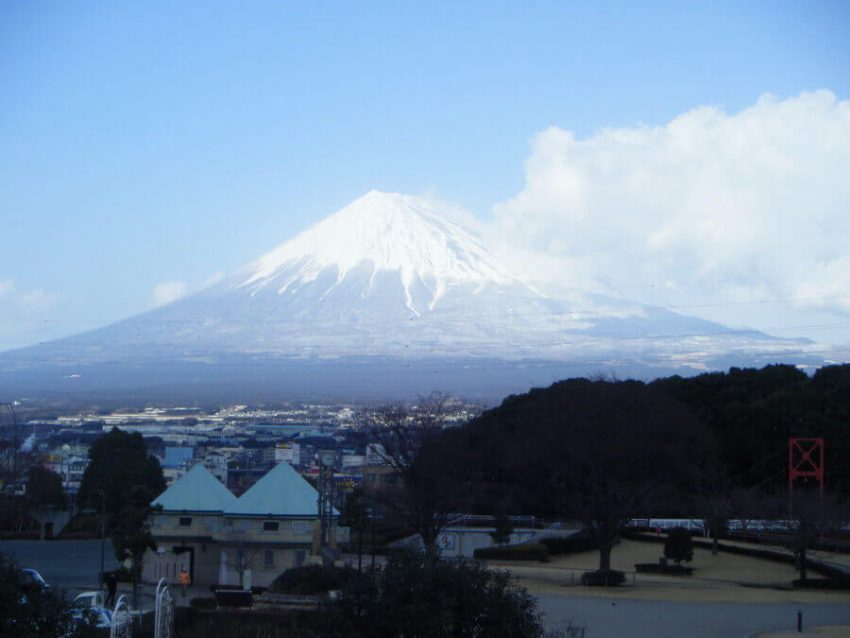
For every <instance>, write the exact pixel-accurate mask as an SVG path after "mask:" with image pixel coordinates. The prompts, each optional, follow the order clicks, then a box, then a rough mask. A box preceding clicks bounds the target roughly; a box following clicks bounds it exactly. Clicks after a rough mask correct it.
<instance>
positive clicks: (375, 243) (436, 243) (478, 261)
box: [242, 190, 515, 314]
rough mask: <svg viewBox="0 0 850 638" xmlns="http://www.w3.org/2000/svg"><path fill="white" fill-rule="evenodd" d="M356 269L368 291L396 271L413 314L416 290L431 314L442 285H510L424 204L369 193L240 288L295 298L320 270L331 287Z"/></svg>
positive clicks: (261, 265) (257, 267) (462, 231)
mask: <svg viewBox="0 0 850 638" xmlns="http://www.w3.org/2000/svg"><path fill="white" fill-rule="evenodd" d="M364 265H366V266H367V267H368V268H370V269H371V271H370V280H369V285H370V287H371V286H373V285H374V283H375V278H376V276H377V275H378V274H379V273H381V272H383V271H391V272H397V273H398V274H399V277H400V280H401V284H402V287H403V290H404V298H405V303H406V305H407V307H408V308H409V309H410V310H411V311H413V312H414V313H416V314H419V312H420V310H422V308H421V307H420V308H417V307H416V305H415V304H414V300H413V296H414V295H413V289H414V287H416V286H424V287H425V288H427V290H428V291H429V292H430V299H429V300H428V301H427V308H428V310H433V309H434V307H435V306H436V304H437V302H438V301H439V300H440V298H441V297H442V296H443V295H444V294H445V292H446V288H447V286H449V285H453V284H475V285H483V284H486V283H493V284H500V285H501V284H510V283H515V278H514V277H512V276H511V275H510V274H509V273H507V272H506V271H504V270H503V269H502V268H501V267H500V266H499V265H498V264H497V263H496V261H495V260H494V259H493V257H492V256H491V255H490V254H489V253H488V252H487V250H486V249H485V248H484V247H483V246H482V245H481V243H480V242H479V240H478V239H477V238H476V237H475V236H474V235H473V234H472V233H471V232H470V231H469V230H467V229H466V228H464V226H462V225H461V224H460V223H459V222H457V221H454V220H452V219H451V218H449V217H447V216H445V215H442V214H440V213H439V212H437V211H436V210H435V209H434V208H433V207H432V206H431V205H430V204H429V203H428V202H427V201H425V200H423V199H419V198H416V197H411V196H408V195H398V194H393V193H381V192H379V191H375V190H373V191H370V192H369V193H368V194H366V195H364V196H363V197H361V198H360V199H358V200H356V201H354V202H353V203H351V204H349V205H348V206H346V207H345V208H343V209H342V210H340V211H339V212H337V213H335V214H334V215H331V216H330V217H328V218H326V219H324V220H323V221H321V222H319V223H318V224H315V225H314V226H312V227H311V228H309V229H307V230H306V231H304V232H303V233H301V234H300V235H298V236H297V237H295V238H294V239H292V240H290V241H288V242H286V243H285V244H283V245H281V246H279V247H278V248H276V249H274V250H273V251H271V252H270V253H268V254H266V255H264V256H263V257H261V258H260V259H259V260H257V262H256V263H255V264H252V268H253V272H252V273H251V274H250V275H249V277H248V278H247V279H246V280H245V282H244V283H243V284H242V286H244V287H247V288H248V289H249V290H250V291H251V294H252V295H253V294H256V293H257V292H259V291H261V290H262V289H263V288H265V287H274V288H275V289H276V290H277V292H278V294H284V293H286V292H288V291H291V292H293V293H295V292H297V290H298V289H299V288H300V287H302V286H303V285H305V284H308V283H311V282H314V281H316V280H317V279H319V278H320V277H321V276H322V275H323V273H325V272H326V271H327V270H328V269H334V270H335V271H336V281H335V283H334V286H336V285H339V284H340V283H342V281H343V280H344V279H345V278H346V277H347V276H348V275H349V274H351V273H353V272H354V271H356V270H357V269H359V268H361V267H363V266H364Z"/></svg>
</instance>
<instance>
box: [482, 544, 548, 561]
mask: <svg viewBox="0 0 850 638" xmlns="http://www.w3.org/2000/svg"><path fill="white" fill-rule="evenodd" d="M473 556H475V558H483V559H495V560H536V561H540V562H541V563H542V562H546V561H548V560H549V548H548V547H546V545H544V544H543V543H525V544H523V545H507V546H505V547H482V548H480V549H476V550H475V552H474V553H473Z"/></svg>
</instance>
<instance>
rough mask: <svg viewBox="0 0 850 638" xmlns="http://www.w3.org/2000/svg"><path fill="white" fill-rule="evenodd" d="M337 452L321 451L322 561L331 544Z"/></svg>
mask: <svg viewBox="0 0 850 638" xmlns="http://www.w3.org/2000/svg"><path fill="white" fill-rule="evenodd" d="M335 466H336V451H335V450H320V451H319V526H320V545H321V554H322V560H323V561H325V560H327V558H326V552H325V550H326V548H327V547H328V545H329V543H330V537H331V525H332V523H333V511H334V510H333V500H334V488H335V485H334V469H335Z"/></svg>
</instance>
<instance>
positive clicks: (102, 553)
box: [93, 488, 106, 589]
mask: <svg viewBox="0 0 850 638" xmlns="http://www.w3.org/2000/svg"><path fill="white" fill-rule="evenodd" d="M93 493H94V494H98V493H99V494H100V589H103V583H104V581H105V579H104V577H103V569H104V560H105V547H104V543H105V541H106V493H105V492H104V491H103V488H100V489H98V490H95V491H94V492H93Z"/></svg>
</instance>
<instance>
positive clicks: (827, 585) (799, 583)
mask: <svg viewBox="0 0 850 638" xmlns="http://www.w3.org/2000/svg"><path fill="white" fill-rule="evenodd" d="M793 585H794V587H798V588H801V589H850V579H842V580H837V579H834V578H807V579H806V580H800V579H797V580H795V581H793Z"/></svg>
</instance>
